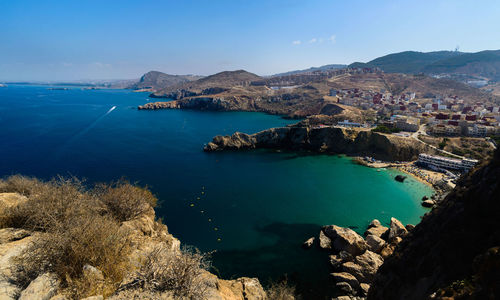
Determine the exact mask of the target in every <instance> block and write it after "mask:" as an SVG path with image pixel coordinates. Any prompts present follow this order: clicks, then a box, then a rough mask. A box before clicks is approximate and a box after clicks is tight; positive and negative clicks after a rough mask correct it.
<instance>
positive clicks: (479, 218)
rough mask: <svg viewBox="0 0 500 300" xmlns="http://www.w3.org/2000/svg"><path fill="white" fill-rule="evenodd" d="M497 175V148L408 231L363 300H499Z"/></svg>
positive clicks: (499, 192)
mask: <svg viewBox="0 0 500 300" xmlns="http://www.w3.org/2000/svg"><path fill="white" fill-rule="evenodd" d="M498 178H500V151H498V150H497V151H496V153H495V156H494V158H493V159H492V160H491V161H490V162H488V163H485V164H483V165H482V166H481V167H478V168H476V170H475V171H473V172H471V173H470V174H469V175H467V176H465V177H463V178H461V179H460V180H459V182H458V183H457V186H456V188H455V189H454V190H453V191H452V192H450V194H448V196H447V197H446V198H445V199H444V200H442V201H440V202H439V203H438V204H437V206H436V207H435V208H434V209H433V210H432V211H430V212H429V213H428V214H426V216H425V217H424V218H423V220H422V221H421V222H420V224H418V225H417V226H416V227H415V228H414V229H413V230H412V231H411V232H410V233H408V235H407V236H406V237H405V238H404V239H403V241H402V242H401V243H400V244H399V245H398V247H397V248H396V250H395V252H394V253H393V255H392V256H391V257H389V258H388V259H386V260H385V262H384V264H383V265H382V266H381V267H380V269H379V271H378V273H377V275H376V278H375V281H374V282H373V283H372V287H371V289H370V291H369V297H368V299H384V300H391V299H410V300H411V299H429V298H431V299H499V298H500V272H499V270H500V251H499V249H500V247H499V246H500V231H499V230H498V228H500V201H499V199H500V197H499V195H500V185H499V183H500V181H499V179H498ZM391 229H392V226H391Z"/></svg>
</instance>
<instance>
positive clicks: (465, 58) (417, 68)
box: [349, 50, 500, 83]
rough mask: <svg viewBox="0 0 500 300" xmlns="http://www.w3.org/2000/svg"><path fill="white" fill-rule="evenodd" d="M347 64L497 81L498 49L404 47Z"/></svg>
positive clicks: (395, 71)
mask: <svg viewBox="0 0 500 300" xmlns="http://www.w3.org/2000/svg"><path fill="white" fill-rule="evenodd" d="M349 67H351V68H365V67H370V68H373V67H378V68H380V69H382V70H383V71H384V72H386V73H406V74H416V73H425V74H429V75H441V76H442V75H445V76H447V77H449V78H451V79H454V80H458V81H462V82H468V83H471V82H472V83H473V82H474V81H477V80H486V81H488V80H490V81H500V50H486V51H481V52H476V53H463V52H458V51H435V52H415V51H405V52H399V53H393V54H389V55H385V56H382V57H379V58H376V59H374V60H372V61H369V62H367V63H360V62H355V63H352V64H350V65H349Z"/></svg>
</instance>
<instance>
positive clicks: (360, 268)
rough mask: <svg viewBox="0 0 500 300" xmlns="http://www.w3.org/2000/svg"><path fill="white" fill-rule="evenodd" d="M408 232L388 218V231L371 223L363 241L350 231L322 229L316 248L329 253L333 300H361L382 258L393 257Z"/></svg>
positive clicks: (328, 227)
mask: <svg viewBox="0 0 500 300" xmlns="http://www.w3.org/2000/svg"><path fill="white" fill-rule="evenodd" d="M407 233H408V232H407V230H406V228H405V227H404V226H402V224H401V222H400V221H398V220H397V219H395V218H391V223H390V227H389V228H388V227H385V226H382V224H381V223H380V222H379V221H378V220H376V219H375V220H373V221H372V222H371V223H370V225H369V226H368V229H367V231H366V232H365V236H366V238H365V239H363V237H361V236H360V235H359V234H357V233H356V232H355V231H354V230H352V229H350V228H344V227H340V226H336V225H329V226H324V227H323V228H322V229H321V231H320V233H319V241H320V243H319V247H321V248H322V249H324V250H326V251H329V252H330V255H329V258H330V265H331V267H332V270H333V272H332V273H331V274H330V275H331V277H332V279H333V281H334V284H333V291H332V294H333V295H334V296H335V297H336V299H337V300H341V299H344V298H345V297H347V298H345V299H364V298H365V297H366V296H367V294H368V290H369V288H370V284H371V283H372V281H373V279H374V278H375V274H376V273H377V270H378V268H379V267H380V266H381V265H382V263H383V261H384V258H385V257H388V256H389V255H391V254H392V251H393V250H394V249H395V247H396V245H397V244H398V243H399V242H401V238H402V237H404V236H405V235H406V234H407Z"/></svg>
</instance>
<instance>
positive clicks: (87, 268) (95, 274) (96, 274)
mask: <svg viewBox="0 0 500 300" xmlns="http://www.w3.org/2000/svg"><path fill="white" fill-rule="evenodd" d="M83 276H84V277H86V278H89V279H93V280H104V275H103V274H102V272H101V271H100V270H99V269H97V268H96V267H93V266H91V265H88V264H87V265H84V266H83Z"/></svg>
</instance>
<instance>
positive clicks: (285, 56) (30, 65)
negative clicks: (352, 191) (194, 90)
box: [0, 0, 500, 81]
mask: <svg viewBox="0 0 500 300" xmlns="http://www.w3.org/2000/svg"><path fill="white" fill-rule="evenodd" d="M499 32H500V1H498V0H471V1H466V0H432V1H428V0H419V1H414V0H412V1H406V0H376V1H375V0H349V1H347V0H307V1H304V0H300V1H296V0H288V1H284V0H283V1H282V0H277V1H273V0H248V1H243V0H231V1H225V0H211V1H210V0H198V1H194V0H182V1H179V0H177V1H169V0H161V1H160V0H157V1H151V0H140V1H139V0H134V1H127V0H120V1H114V0H99V1H97V0H85V1H67V0H43V1H42V0H37V1H35V0H2V1H0V81H20V80H23V81H30V80H31V81H35V80H37V81H72V80H86V79H132V78H138V77H140V76H141V75H142V74H143V73H146V72H148V71H150V70H157V71H162V72H165V73H169V74H198V75H209V74H213V73H216V72H220V71H224V70H237V69H245V70H247V71H249V72H253V73H256V74H258V75H271V74H275V73H279V72H285V71H290V70H295V69H304V68H309V67H311V66H321V65H325V64H337V63H338V64H349V63H352V62H355V61H361V62H366V61H369V60H371V59H374V58H376V57H379V56H382V55H386V54H389V53H395V52H400V51H406V50H414V51H424V52H427V51H435V50H454V49H455V48H456V47H457V46H458V47H459V49H460V51H464V52H476V51H481V50H487V49H489V50H492V49H500V38H499Z"/></svg>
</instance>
